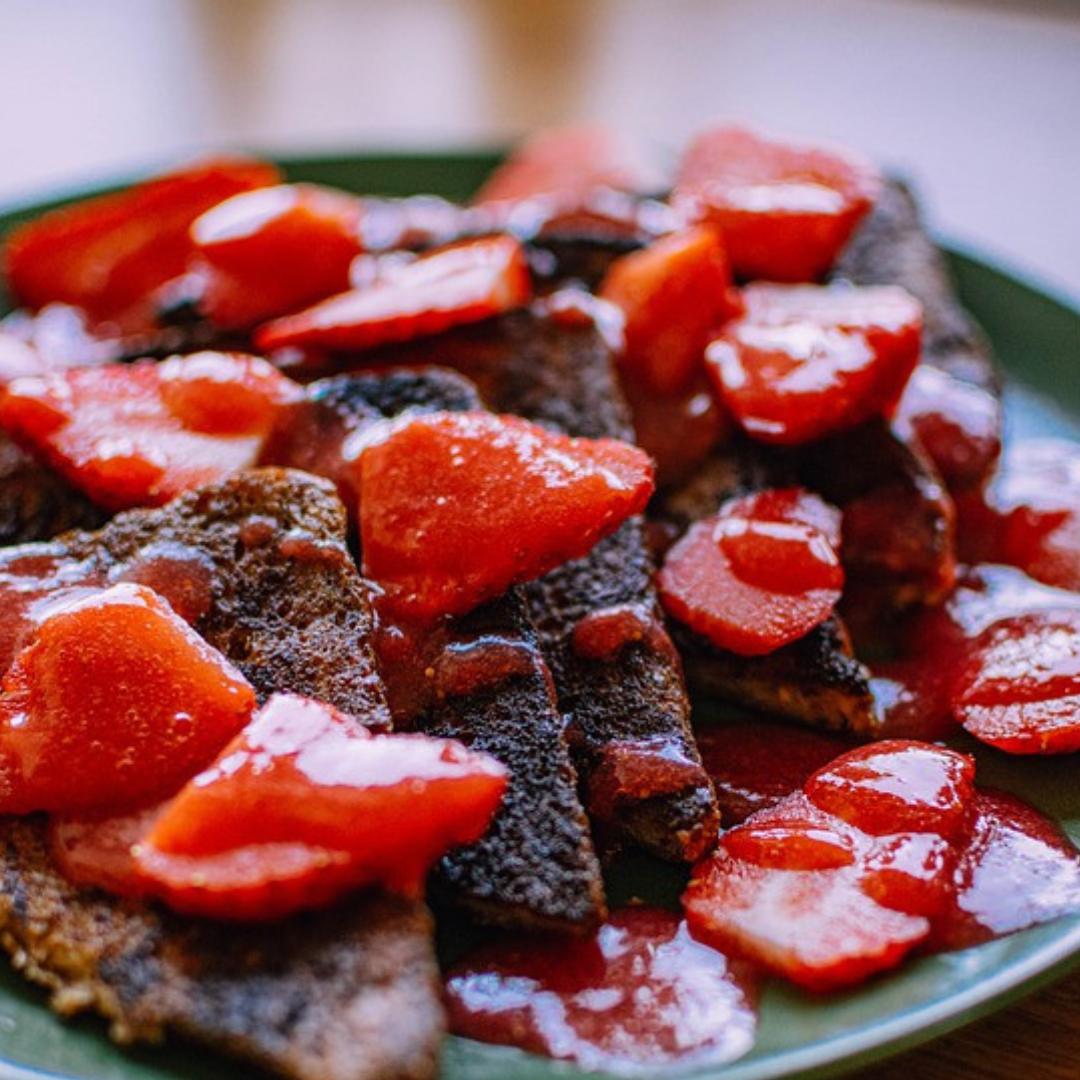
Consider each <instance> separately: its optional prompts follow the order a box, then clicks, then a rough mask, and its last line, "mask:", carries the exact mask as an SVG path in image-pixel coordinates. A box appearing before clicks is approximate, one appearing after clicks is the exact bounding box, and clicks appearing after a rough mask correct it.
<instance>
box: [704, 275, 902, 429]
mask: <svg viewBox="0 0 1080 1080" xmlns="http://www.w3.org/2000/svg"><path fill="white" fill-rule="evenodd" d="M743 297H744V300H745V303H746V313H745V315H744V316H743V317H742V318H741V319H738V320H736V321H734V322H731V323H729V324H728V325H727V326H726V327H725V329H724V331H723V333H722V334H721V335H720V336H719V337H718V338H716V340H714V341H713V342H712V344H711V345H710V346H709V348H708V351H707V353H706V358H707V367H708V370H709V373H710V375H711V376H712V377H713V381H714V383H715V385H716V389H717V392H718V393H719V394H720V396H721V398H722V399H723V400H724V403H725V404H726V405H727V407H728V408H729V409H730V410H731V413H732V415H733V416H734V417H735V419H736V420H737V421H738V422H739V423H740V424H741V425H742V427H743V428H745V429H746V431H747V432H748V433H749V434H750V435H751V436H753V438H755V439H758V440H760V441H762V442H768V443H779V444H782V445H797V444H799V443H804V442H809V441H811V440H813V439H818V438H821V437H822V436H823V435H830V434H833V433H835V432H839V431H846V430H849V429H850V428H853V427H857V426H858V425H859V424H861V423H863V422H865V421H866V420H870V419H872V418H873V417H875V416H887V415H889V414H890V413H891V411H892V410H893V409H894V408H895V406H896V403H897V401H898V400H899V398H900V395H901V393H902V392H903V390H904V386H905V384H906V383H907V381H908V378H909V377H910V375H911V372H912V371H913V370H914V368H915V365H916V363H917V362H918V359H919V347H920V339H921V333H922V308H921V306H920V304H919V302H918V301H917V300H916V299H915V298H914V297H913V296H911V295H910V294H909V293H906V292H905V291H904V290H903V289H898V288H894V287H892V286H874V287H866V288H849V287H843V286H830V287H828V288H818V287H814V286H795V287H786V286H781V285H755V286H751V287H750V288H748V289H746V290H744V293H743Z"/></svg>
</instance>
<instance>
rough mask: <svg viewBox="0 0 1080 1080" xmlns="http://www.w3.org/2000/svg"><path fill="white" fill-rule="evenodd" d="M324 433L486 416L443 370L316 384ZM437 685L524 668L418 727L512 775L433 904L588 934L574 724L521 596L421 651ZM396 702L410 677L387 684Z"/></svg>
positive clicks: (440, 695)
mask: <svg viewBox="0 0 1080 1080" xmlns="http://www.w3.org/2000/svg"><path fill="white" fill-rule="evenodd" d="M311 393H312V397H313V400H314V401H315V403H316V405H317V407H318V408H319V409H320V410H321V411H322V412H323V413H324V414H329V415H324V416H323V417H322V418H321V420H320V423H321V425H322V427H323V429H324V430H327V429H330V430H338V431H342V432H346V431H355V430H358V429H359V428H360V427H361V426H362V425H363V424H365V423H371V422H373V421H374V420H376V419H381V418H392V417H395V416H400V415H403V414H407V413H415V412H426V411H431V410H436V409H446V410H462V409H470V408H471V409H476V408H481V407H482V406H481V403H480V400H479V398H478V397H477V395H476V390H475V388H474V387H473V386H472V384H471V383H469V382H468V381H467V380H466V379H464V378H462V376H460V375H458V374H456V373H454V372H449V371H442V370H438V369H430V368H424V369H419V370H416V369H409V370H405V369H400V370H394V371H390V372H386V373H376V374H361V375H347V376H340V377H337V378H332V379H326V380H324V381H322V382H319V383H314V384H312V387H311ZM416 648H417V649H418V650H419V651H420V652H421V653H422V655H423V658H424V662H423V663H421V664H419V665H413V666H414V667H418V668H419V669H420V670H422V671H424V670H426V671H427V672H430V673H432V680H433V681H435V673H436V672H443V671H446V672H452V671H453V670H454V666H455V665H457V664H460V663H461V662H462V660H464V661H465V662H466V663H483V661H484V653H485V650H486V651H487V654H488V655H489V656H492V657H495V658H497V657H498V656H499V655H507V654H509V655H510V656H511V658H512V659H513V662H512V663H511V664H509V665H508V666H507V667H506V668H505V669H504V670H498V667H497V666H496V669H495V671H494V672H493V674H492V675H491V676H490V677H489V678H486V679H482V680H481V681H480V682H479V683H478V684H476V685H470V686H468V687H466V688H464V689H462V690H460V691H456V690H454V688H453V687H452V685H451V683H452V679H451V680H449V681H447V682H445V684H440V685H439V686H438V688H435V687H432V692H431V693H430V694H425V695H424V698H425V701H426V704H425V705H424V706H423V707H422V708H421V709H420V711H419V712H417V713H416V714H414V715H412V716H409V717H408V718H407V723H408V724H409V725H410V726H412V727H415V728H416V729H418V730H421V731H424V732H427V733H429V734H433V735H442V736H452V737H454V738H457V739H460V740H461V741H462V742H464V743H466V744H467V745H469V746H471V747H473V748H475V749H478V750H484V751H486V752H488V753H490V754H492V755H493V756H494V757H496V758H498V759H499V760H500V761H502V762H503V763H504V764H505V765H506V766H507V767H508V768H509V769H510V772H511V781H510V787H509V790H508V791H507V793H506V796H505V798H504V799H503V804H502V806H501V808H500V809H499V812H498V814H497V815H496V816H495V820H494V822H493V823H492V826H491V828H490V829H489V830H488V832H487V834H486V835H485V836H484V837H483V838H482V839H480V840H479V841H478V842H477V843H475V844H471V845H468V846H465V847H461V848H458V849H456V850H455V851H453V852H451V853H450V854H449V855H447V856H446V858H444V859H443V860H442V861H441V862H440V864H439V865H438V867H437V868H436V871H435V873H434V875H433V877H432V890H433V893H432V895H433V896H434V897H435V898H436V899H437V900H439V901H441V902H443V903H445V904H448V905H451V906H455V907H459V908H463V909H465V910H467V911H469V912H470V913H471V914H472V915H474V916H475V917H477V918H478V919H480V920H481V921H483V922H486V923H491V924H495V925H501V926H514V927H522V928H526V929H557V930H582V929H586V928H588V927H590V926H593V925H595V924H596V923H597V922H598V920H599V919H600V918H601V916H602V913H603V911H604V895H603V884H602V881H601V877H600V868H599V864H598V863H597V861H596V856H595V854H594V852H593V847H592V840H591V836H590V831H589V826H588V822H587V820H586V818H585V814H584V811H583V809H582V806H581V802H580V800H579V798H578V795H577V774H576V772H575V770H574V768H573V765H572V764H571V762H570V756H569V752H568V749H567V745H566V740H565V734H564V721H563V717H562V716H561V714H560V712H559V709H558V707H557V705H556V701H555V697H554V693H553V689H552V682H551V673H550V671H549V669H548V666H547V663H546V662H545V659H544V657H543V655H542V653H541V651H540V646H539V644H538V642H537V638H536V631H535V629H534V627H533V625H532V622H531V621H530V619H529V614H528V611H527V610H526V607H525V602H524V600H523V598H522V595H521V590H519V589H511V590H509V591H508V592H507V593H506V595H505V596H503V597H501V598H500V599H498V600H493V601H491V602H489V603H488V604H485V605H484V606H483V607H481V608H479V609H477V610H476V611H473V612H471V613H470V614H468V615H466V616H463V617H460V618H455V619H449V620H445V621H444V623H443V624H442V625H440V626H438V627H436V628H433V629H432V630H431V631H430V632H429V633H425V635H424V639H423V640H421V641H419V642H417V643H416ZM385 675H386V677H387V679H388V682H389V683H390V685H391V696H392V697H393V692H394V685H393V684H394V680H395V678H400V677H402V675H401V673H398V674H397V675H396V674H395V671H394V670H393V669H391V668H388V669H387V670H386V672H385Z"/></svg>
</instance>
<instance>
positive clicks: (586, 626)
mask: <svg viewBox="0 0 1080 1080" xmlns="http://www.w3.org/2000/svg"><path fill="white" fill-rule="evenodd" d="M639 642H640V643H642V644H644V645H645V647H646V648H647V649H649V650H650V651H651V652H654V653H657V654H659V655H662V656H666V657H668V658H669V659H672V660H676V659H677V654H676V652H675V646H674V645H672V643H671V638H670V637H669V636H668V632H667V630H665V629H664V626H663V624H662V623H661V622H660V620H659V619H658V618H657V617H656V615H655V614H654V613H653V612H651V611H649V610H648V608H646V607H644V606H643V605H641V604H616V605H615V606H613V607H606V608H600V609H598V610H596V611H590V612H589V614H588V615H585V616H583V617H582V618H581V619H579V620H578V622H577V625H576V626H575V627H574V632H573V635H572V638H571V644H572V646H573V649H574V652H576V653H577V654H578V656H580V657H582V658H583V659H585V660H600V661H605V660H607V661H610V660H614V659H615V658H616V657H617V656H618V655H619V653H620V652H622V650H623V649H625V648H626V646H628V645H633V644H636V643H639Z"/></svg>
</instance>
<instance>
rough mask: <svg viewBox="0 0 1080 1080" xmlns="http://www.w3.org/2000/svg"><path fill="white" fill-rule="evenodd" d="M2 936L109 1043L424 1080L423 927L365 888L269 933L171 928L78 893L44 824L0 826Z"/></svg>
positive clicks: (30, 972) (369, 1079) (170, 922)
mask: <svg viewBox="0 0 1080 1080" xmlns="http://www.w3.org/2000/svg"><path fill="white" fill-rule="evenodd" d="M0 875H2V881H3V887H2V889H0V941H2V942H3V945H4V947H5V948H6V949H7V950H8V951H9V952H10V953H11V955H12V957H13V960H14V963H15V966H16V967H17V968H19V970H21V971H22V973H23V974H24V975H26V976H27V978H29V979H31V980H33V981H34V982H36V983H39V984H41V985H42V986H45V987H46V988H47V989H48V990H49V991H50V993H51V999H52V1005H53V1007H54V1008H55V1009H56V1010H57V1011H58V1012H59V1013H61V1014H62V1015H65V1016H67V1015H71V1014H72V1013H77V1012H83V1011H86V1010H93V1011H96V1012H98V1013H100V1014H101V1015H103V1016H104V1017H106V1018H107V1019H108V1021H109V1023H110V1033H111V1035H112V1036H113V1038H114V1039H116V1040H117V1041H118V1042H121V1043H128V1042H133V1041H153V1040H157V1039H159V1038H161V1037H162V1036H163V1035H165V1034H166V1033H174V1034H178V1035H183V1036H184V1037H186V1038H188V1039H191V1040H193V1041H195V1042H198V1043H200V1044H203V1045H206V1046H209V1047H212V1048H214V1049H217V1050H221V1051H224V1052H226V1053H229V1054H232V1055H234V1056H237V1057H240V1058H243V1059H246V1060H249V1061H253V1062H256V1063H257V1064H260V1065H263V1066H265V1067H266V1068H269V1069H271V1070H273V1071H274V1072H277V1073H280V1074H281V1075H283V1076H287V1077H293V1078H295V1080H426V1078H429V1077H431V1076H433V1075H434V1073H435V1067H436V1058H437V1054H438V1046H439V1040H440V1037H441V1034H442V1023H443V1019H442V1009H441V1004H440V1000H439V985H440V981H439V973H438V969H437V967H436V964H435V960H434V954H433V950H432V946H431V933H432V927H431V917H430V915H429V914H428V912H427V911H426V910H425V908H424V906H423V904H422V903H421V902H419V901H411V900H404V899H399V898H391V897H388V896H384V895H381V894H375V893H369V894H363V895H359V896H356V897H354V898H353V899H351V900H349V901H348V902H347V903H345V904H342V905H340V906H338V907H336V908H333V909H332V910H330V911H326V912H320V913H317V914H314V915H310V916H294V917H293V918H291V919H289V920H287V921H284V922H281V923H276V924H273V925H269V926H258V925H228V924H220V923H211V922H206V921H202V920H197V919H190V918H181V917H179V916H174V915H171V914H169V913H168V912H166V911H164V910H163V909H159V908H157V907H151V906H147V905H140V904H134V903H125V902H122V901H119V900H116V899H114V898H112V897H109V896H106V895H105V894H103V893H98V892H96V891H93V890H83V889H77V888H75V887H74V886H72V885H70V884H69V883H68V882H67V881H65V879H64V878H63V877H61V876H60V875H59V874H58V873H57V872H56V870H54V869H53V866H52V862H51V860H50V858H49V855H48V852H47V848H46V842H45V826H44V822H43V821H42V820H41V819H40V818H37V817H32V818H22V819H11V818H4V819H0Z"/></svg>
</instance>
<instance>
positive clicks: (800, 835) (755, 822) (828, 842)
mask: <svg viewBox="0 0 1080 1080" xmlns="http://www.w3.org/2000/svg"><path fill="white" fill-rule="evenodd" d="M720 847H721V849H722V850H724V851H726V852H727V853H728V854H729V855H732V856H734V857H735V858H736V859H741V860H742V861H743V862H748V863H752V864H753V865H754V866H762V867H767V868H769V869H773V870H831V869H834V868H836V867H840V866H851V865H852V864H853V863H854V862H855V854H856V850H857V837H855V836H854V835H853V833H852V830H851V829H848V828H847V827H846V826H845V825H844V823H843V822H842V821H840V820H839V819H837V818H835V817H833V816H832V815H831V814H827V813H826V812H825V811H824V810H820V809H819V808H818V807H816V806H815V805H814V804H813V803H812V802H810V801H809V799H807V798H806V796H805V795H803V794H802V792H796V793H795V794H793V795H791V796H789V797H788V798H785V799H783V800H782V801H781V802H779V803H777V804H776V806H773V807H770V808H769V809H767V810H762V811H760V812H759V813H757V814H754V816H753V817H752V818H751V819H750V820H749V821H747V822H745V823H744V824H743V825H741V826H740V827H739V828H737V829H731V830H729V831H728V832H726V833H724V835H723V836H722V837H721V839H720Z"/></svg>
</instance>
